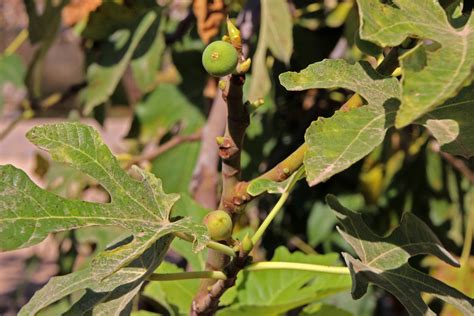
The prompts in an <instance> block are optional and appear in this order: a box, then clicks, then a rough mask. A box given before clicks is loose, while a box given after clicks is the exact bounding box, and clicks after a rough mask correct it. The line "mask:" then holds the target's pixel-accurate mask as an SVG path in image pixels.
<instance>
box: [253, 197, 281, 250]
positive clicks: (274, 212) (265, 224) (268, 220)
mask: <svg viewBox="0 0 474 316" xmlns="http://www.w3.org/2000/svg"><path fill="white" fill-rule="evenodd" d="M289 195H290V192H289V191H285V192H283V194H282V195H281V196H280V198H279V199H278V202H277V203H276V204H275V206H274V207H273V209H272V210H271V211H270V213H269V214H268V216H267V217H266V218H265V220H264V221H263V223H262V224H261V225H260V227H259V228H258V229H257V231H256V232H255V234H254V235H253V236H252V244H254V245H255V244H256V243H257V242H258V241H259V240H260V239H261V238H262V236H263V234H264V233H265V231H266V230H267V228H268V226H270V223H271V222H272V221H273V219H274V218H275V217H276V216H277V215H278V212H280V210H281V208H282V206H283V204H285V202H286V200H287V199H288V196H289Z"/></svg>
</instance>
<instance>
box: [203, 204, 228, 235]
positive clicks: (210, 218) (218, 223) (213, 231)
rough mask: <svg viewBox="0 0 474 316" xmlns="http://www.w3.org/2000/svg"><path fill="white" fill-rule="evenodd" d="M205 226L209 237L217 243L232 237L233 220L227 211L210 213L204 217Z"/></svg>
mask: <svg viewBox="0 0 474 316" xmlns="http://www.w3.org/2000/svg"><path fill="white" fill-rule="evenodd" d="M204 224H205V225H206V227H207V231H208V232H209V236H210V237H211V238H212V239H213V240H215V241H221V240H226V239H228V238H229V237H230V236H231V235H232V219H231V218H230V215H229V214H228V213H227V212H225V211H221V210H217V211H212V212H209V213H208V214H207V215H206V217H204Z"/></svg>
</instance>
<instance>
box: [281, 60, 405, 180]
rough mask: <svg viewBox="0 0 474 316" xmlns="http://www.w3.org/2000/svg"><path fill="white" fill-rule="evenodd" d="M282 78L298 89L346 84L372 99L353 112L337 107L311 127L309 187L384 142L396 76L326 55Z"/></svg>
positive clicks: (394, 102) (307, 162)
mask: <svg viewBox="0 0 474 316" xmlns="http://www.w3.org/2000/svg"><path fill="white" fill-rule="evenodd" d="M353 78H357V81H354V80H353ZM280 81H281V84H282V85H283V86H284V87H285V88H287V89H288V90H296V91H301V90H306V89H314V88H333V87H342V88H347V89H350V90H352V91H354V92H357V93H359V94H360V95H361V96H362V97H363V98H364V99H365V100H366V101H367V102H368V104H367V105H365V106H363V107H360V108H358V109H354V110H350V111H349V112H343V111H338V112H336V113H335V114H334V116H332V117H331V118H319V119H318V120H317V121H314V122H313V123H312V124H311V126H310V127H309V128H308V129H307V131H306V135H305V140H306V143H307V144H308V151H307V153H306V155H305V167H306V174H307V180H308V183H309V184H310V185H311V186H314V185H316V184H318V183H320V182H323V181H326V180H327V179H329V178H330V177H331V176H333V175H334V174H336V173H339V172H341V171H342V170H344V169H346V168H348V167H350V166H351V165H352V164H353V163H355V162H356V161H358V160H360V159H361V158H362V157H364V156H366V155H367V154H368V153H370V152H371V151H372V150H373V149H374V148H375V147H376V146H377V145H379V144H380V143H381V142H382V140H383V138H384V136H385V131H386V128H387V127H389V126H390V125H391V124H392V123H391V121H392V120H393V118H392V117H393V114H394V113H395V112H394V111H395V110H396V106H397V105H398V104H397V103H398V101H397V99H396V98H397V97H398V96H399V94H400V92H399V86H398V82H397V80H396V79H395V78H389V77H383V76H381V75H380V74H378V73H377V72H376V71H374V70H373V69H372V68H371V67H370V65H369V64H367V63H362V62H361V63H358V64H355V65H350V64H348V63H347V62H345V61H343V60H325V61H322V62H319V63H316V64H312V65H310V66H308V68H306V69H304V70H302V71H301V72H299V73H292V72H287V73H284V74H282V75H280Z"/></svg>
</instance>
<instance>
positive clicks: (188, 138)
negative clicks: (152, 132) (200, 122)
mask: <svg viewBox="0 0 474 316" xmlns="http://www.w3.org/2000/svg"><path fill="white" fill-rule="evenodd" d="M200 139H201V131H200V130H199V131H197V132H196V133H194V134H190V135H176V136H174V137H172V138H171V139H170V140H169V141H167V142H166V143H164V144H161V145H159V146H155V147H153V148H152V149H150V150H149V151H147V152H146V153H143V154H142V155H140V156H138V157H136V158H133V159H131V160H130V161H129V162H128V163H127V167H130V166H131V165H133V164H138V163H140V162H142V161H152V160H154V159H155V158H156V157H158V156H159V155H161V154H163V153H164V152H166V151H168V150H170V149H172V148H174V147H176V146H178V145H180V144H182V143H188V142H195V141H198V140H200Z"/></svg>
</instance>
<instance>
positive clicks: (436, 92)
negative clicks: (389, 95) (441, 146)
mask: <svg viewBox="0 0 474 316" xmlns="http://www.w3.org/2000/svg"><path fill="white" fill-rule="evenodd" d="M357 2H358V4H359V14H360V16H361V37H362V38H363V39H366V40H369V41H372V42H375V43H377V44H379V45H381V46H396V45H399V44H401V43H402V42H403V41H404V40H405V39H406V38H407V37H416V38H420V39H423V41H420V43H419V44H418V45H417V46H416V47H415V48H413V49H411V50H410V51H409V52H407V53H405V54H404V55H403V56H402V57H401V58H400V63H401V67H402V103H401V106H400V110H399V112H398V114H397V118H396V126H397V127H403V126H405V125H408V124H410V123H411V122H412V121H414V120H415V119H417V118H419V117H420V116H421V115H423V114H424V113H426V112H428V111H429V110H431V109H433V108H434V107H436V106H438V105H440V104H442V103H443V102H444V101H446V100H447V99H448V98H450V97H452V96H454V95H455V94H456V93H457V92H458V91H459V90H460V89H461V88H462V87H463V86H464V85H465V84H466V83H469V82H470V81H472V79H473V77H472V69H473V66H474V18H472V15H471V17H470V19H469V20H468V21H467V22H466V24H465V25H464V26H460V27H458V28H456V27H454V26H453V25H452V24H451V23H450V21H449V19H448V17H447V15H446V12H445V11H444V10H443V8H442V7H441V5H440V4H439V3H438V1H431V0H430V1H412V0H393V1H386V2H385V3H383V2H382V1H379V0H358V1H357Z"/></svg>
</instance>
